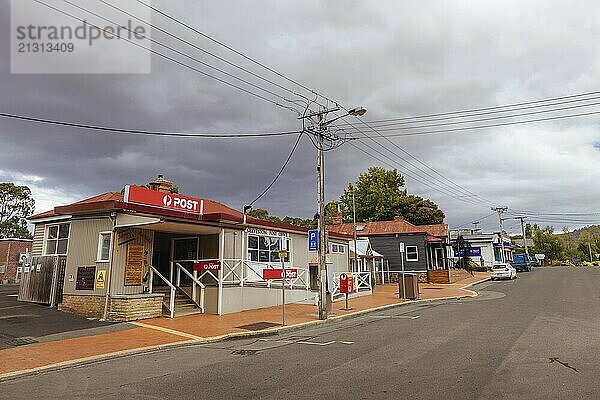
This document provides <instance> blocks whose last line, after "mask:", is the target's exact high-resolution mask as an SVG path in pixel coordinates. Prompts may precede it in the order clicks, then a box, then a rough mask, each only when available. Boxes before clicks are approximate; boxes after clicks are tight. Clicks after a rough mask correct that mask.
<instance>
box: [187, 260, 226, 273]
mask: <svg viewBox="0 0 600 400" xmlns="http://www.w3.org/2000/svg"><path fill="white" fill-rule="evenodd" d="M220 269H221V262H220V261H198V262H195V263H194V271H218V270H220Z"/></svg>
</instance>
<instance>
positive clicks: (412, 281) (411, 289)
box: [398, 274, 419, 300]
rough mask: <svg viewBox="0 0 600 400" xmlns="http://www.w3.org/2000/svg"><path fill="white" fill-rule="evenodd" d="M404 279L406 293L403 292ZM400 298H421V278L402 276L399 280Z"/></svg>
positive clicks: (410, 275)
mask: <svg viewBox="0 0 600 400" xmlns="http://www.w3.org/2000/svg"><path fill="white" fill-rule="evenodd" d="M402 279H404V288H405V289H406V293H404V292H403V287H402ZM398 297H399V298H401V299H409V300H417V299H418V298H419V277H418V275H417V274H404V277H403V278H402V274H400V279H398Z"/></svg>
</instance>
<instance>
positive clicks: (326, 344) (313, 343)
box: [296, 340, 335, 346]
mask: <svg viewBox="0 0 600 400" xmlns="http://www.w3.org/2000/svg"><path fill="white" fill-rule="evenodd" d="M296 343H298V344H309V345H313V346H328V345H330V344H333V343H335V340H332V341H331V342H326V343H317V342H296Z"/></svg>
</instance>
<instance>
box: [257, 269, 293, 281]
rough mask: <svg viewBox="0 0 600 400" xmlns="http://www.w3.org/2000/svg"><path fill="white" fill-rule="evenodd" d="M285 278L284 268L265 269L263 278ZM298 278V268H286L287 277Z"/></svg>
mask: <svg viewBox="0 0 600 400" xmlns="http://www.w3.org/2000/svg"><path fill="white" fill-rule="evenodd" d="M282 278H283V269H281V268H278V269H270V268H265V269H263V280H265V281H270V280H275V279H282ZM296 278H298V270H297V269H286V270H285V279H296Z"/></svg>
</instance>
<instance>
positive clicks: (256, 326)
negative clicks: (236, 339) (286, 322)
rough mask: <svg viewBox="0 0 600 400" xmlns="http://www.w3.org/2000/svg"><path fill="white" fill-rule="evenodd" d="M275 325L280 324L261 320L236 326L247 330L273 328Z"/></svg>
mask: <svg viewBox="0 0 600 400" xmlns="http://www.w3.org/2000/svg"><path fill="white" fill-rule="evenodd" d="M275 326H281V325H280V324H275V323H273V322H266V321H262V322H255V323H254V324H248V325H242V326H237V327H236V328H239V329H245V330H247V331H260V330H263V329H268V328H273V327H275Z"/></svg>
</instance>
